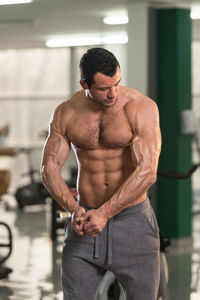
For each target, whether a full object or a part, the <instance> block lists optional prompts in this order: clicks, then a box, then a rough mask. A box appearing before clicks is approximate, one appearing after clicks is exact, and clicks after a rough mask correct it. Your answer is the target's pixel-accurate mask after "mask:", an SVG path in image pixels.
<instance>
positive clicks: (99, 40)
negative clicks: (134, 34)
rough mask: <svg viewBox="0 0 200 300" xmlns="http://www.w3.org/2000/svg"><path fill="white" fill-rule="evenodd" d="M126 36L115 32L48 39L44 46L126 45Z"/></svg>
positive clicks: (124, 33)
mask: <svg viewBox="0 0 200 300" xmlns="http://www.w3.org/2000/svg"><path fill="white" fill-rule="evenodd" d="M127 42H128V35H127V33H126V32H118V33H117V32H115V33H110V34H108V33H107V34H106V35H102V34H99V33H97V34H95V35H94V34H91V35H84V34H82V35H73V36H72V35H69V36H65V37H63V38H60V39H58V38H57V39H49V40H47V41H46V43H45V45H46V46H47V47H51V48H54V47H76V46H92V45H104V44H106V45H108V44H126V43H127Z"/></svg>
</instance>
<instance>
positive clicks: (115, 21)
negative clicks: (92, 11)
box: [103, 16, 128, 25]
mask: <svg viewBox="0 0 200 300" xmlns="http://www.w3.org/2000/svg"><path fill="white" fill-rule="evenodd" d="M103 22H104V23H105V24H108V25H122V24H127V23H128V16H110V17H106V18H104V19H103Z"/></svg>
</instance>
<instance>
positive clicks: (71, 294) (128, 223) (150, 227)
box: [62, 199, 160, 300]
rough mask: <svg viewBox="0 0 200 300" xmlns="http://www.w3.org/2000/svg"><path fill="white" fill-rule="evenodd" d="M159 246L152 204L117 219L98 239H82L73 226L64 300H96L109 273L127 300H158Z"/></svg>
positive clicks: (66, 247)
mask: <svg viewBox="0 0 200 300" xmlns="http://www.w3.org/2000/svg"><path fill="white" fill-rule="evenodd" d="M88 209H89V208H88ZM159 246H160V241H159V230H158V225H157V222H156V218H155V215H154V212H153V209H152V207H151V205H150V202H149V199H146V200H145V201H144V202H142V203H140V204H137V205H135V206H131V207H128V208H126V209H124V210H123V211H122V212H120V213H119V214H118V215H116V216H115V217H113V218H112V219H111V220H110V221H109V222H108V224H107V226H106V227H105V228H104V229H103V231H102V232H101V233H100V234H99V235H98V236H97V237H96V238H92V237H90V236H87V235H85V236H81V237H80V236H79V235H78V234H76V232H75V231H74V230H73V227H72V224H71V220H69V221H68V223H67V226H66V232H65V238H64V247H63V253H62V286H63V293H64V300H86V299H87V300H94V296H95V293H96V290H97V287H98V284H99V282H100V280H101V279H102V276H103V275H104V274H105V272H106V271H107V270H109V271H111V272H113V273H114V274H115V276H116V277H117V278H118V280H119V281H120V283H121V285H122V287H123V289H124V291H125V294H126V297H127V300H156V298H157V291H158V287H159V277H160V265H159V264H160V263H159V262H160V258H159Z"/></svg>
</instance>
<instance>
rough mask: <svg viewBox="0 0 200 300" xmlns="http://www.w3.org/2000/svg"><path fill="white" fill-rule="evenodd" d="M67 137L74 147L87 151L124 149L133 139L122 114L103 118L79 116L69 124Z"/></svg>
mask: <svg viewBox="0 0 200 300" xmlns="http://www.w3.org/2000/svg"><path fill="white" fill-rule="evenodd" d="M67 135H68V137H69V139H70V141H71V142H72V143H73V145H74V146H76V147H77V148H79V149H88V150H89V149H91V150H92V149H98V148H100V147H103V148H118V147H125V146H127V145H128V144H129V143H130V141H131V139H132V137H133V133H132V130H131V128H130V125H129V123H128V121H127V119H126V117H125V115H123V114H117V115H115V116H106V117H103V118H99V117H98V116H93V115H87V114H81V115H79V116H76V117H75V118H74V119H73V120H72V121H71V122H70V124H69V125H68V128H67Z"/></svg>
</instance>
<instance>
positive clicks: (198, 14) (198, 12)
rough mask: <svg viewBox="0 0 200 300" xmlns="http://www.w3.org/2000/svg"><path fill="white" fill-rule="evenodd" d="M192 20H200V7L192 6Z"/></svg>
mask: <svg viewBox="0 0 200 300" xmlns="http://www.w3.org/2000/svg"><path fill="white" fill-rule="evenodd" d="M190 18H191V19H200V6H192V9H191V13H190Z"/></svg>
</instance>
